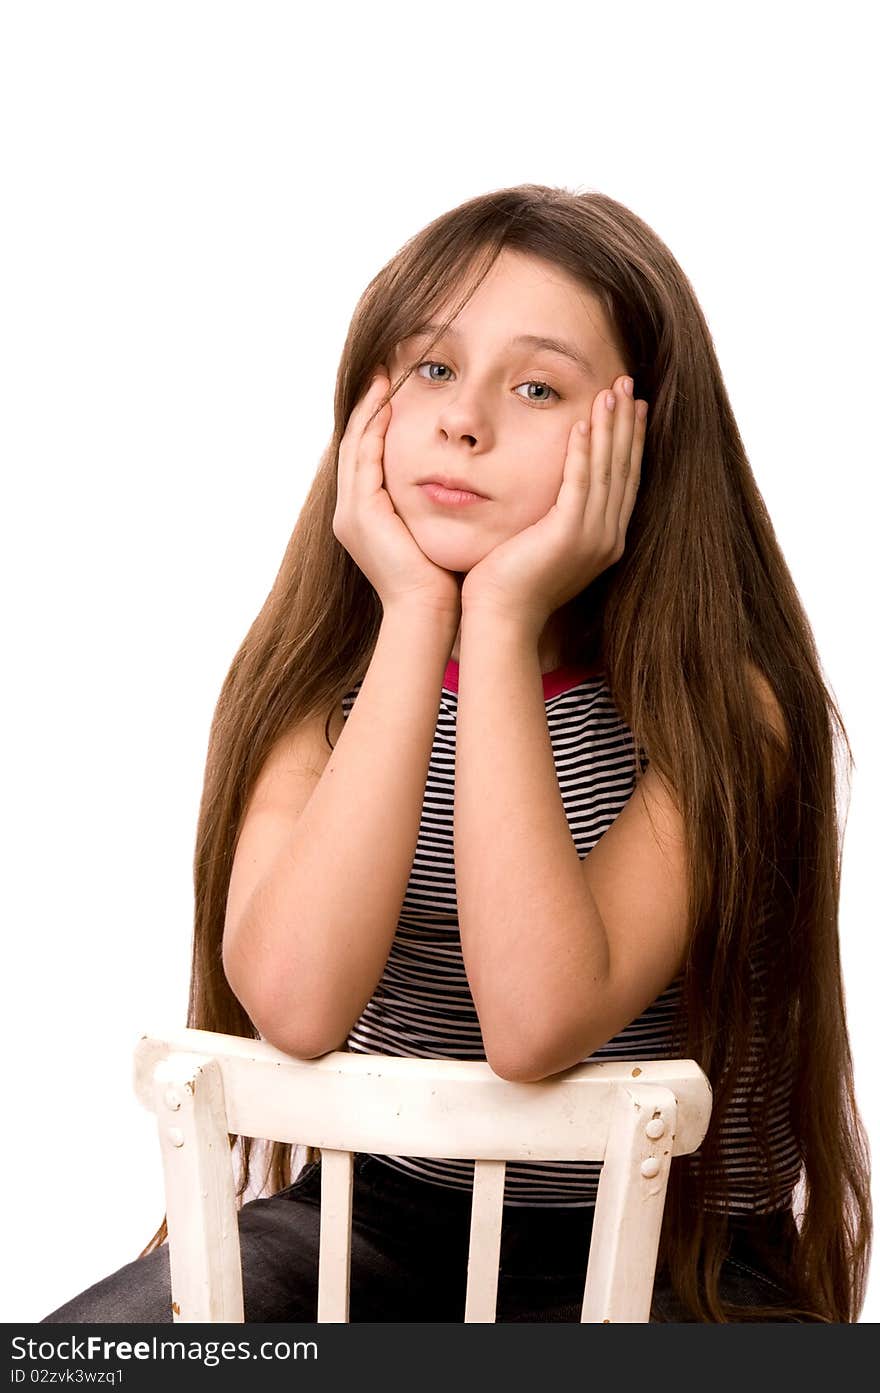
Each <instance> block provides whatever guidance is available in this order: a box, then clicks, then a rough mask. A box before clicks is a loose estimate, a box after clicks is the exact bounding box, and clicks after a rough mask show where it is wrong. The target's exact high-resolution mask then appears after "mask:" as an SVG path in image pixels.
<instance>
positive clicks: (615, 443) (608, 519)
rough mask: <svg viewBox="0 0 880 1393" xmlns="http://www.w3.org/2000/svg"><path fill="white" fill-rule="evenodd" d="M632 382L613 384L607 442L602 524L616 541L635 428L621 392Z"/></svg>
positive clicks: (627, 400)
mask: <svg viewBox="0 0 880 1393" xmlns="http://www.w3.org/2000/svg"><path fill="white" fill-rule="evenodd" d="M625 382H629V383H632V378H628V377H626V376H625V375H622V376H620V377H618V379H617V381H616V382H615V383H614V387H613V391H614V400H615V408H614V426H613V431H612V439H611V479H610V482H609V486H608V498H607V501H606V505H605V523H606V526H607V528H608V532H609V535H610V536H612V537H613V538H615V539H616V538H617V537H618V534H619V529H620V515H621V512H622V510H623V502H624V498H625V496H626V493H627V490H628V487H629V480H630V474H631V471H632V445H633V427H634V425H635V414H636V413H635V402H634V401H633V399H632V397H631V396H630V395H629V393H628V392H626V391H625V390H624V385H623V384H624V383H625Z"/></svg>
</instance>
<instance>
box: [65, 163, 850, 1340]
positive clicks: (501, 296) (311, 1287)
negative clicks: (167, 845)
mask: <svg viewBox="0 0 880 1393" xmlns="http://www.w3.org/2000/svg"><path fill="white" fill-rule="evenodd" d="M335 414H336V429H335V432H334V435H333V439H332V441H331V443H330V445H329V447H328V449H327V451H326V453H325V455H324V457H323V459H322V461H321V464H320V467H319V470H318V474H317V477H316V479H315V482H314V484H313V486H312V489H311V492H310V493H309V496H308V498H307V500H306V503H305V505H304V507H303V509H302V512H301V514H300V517H299V519H298V521H297V524H296V527H295V528H294V531H293V535H292V537H291V539H290V543H289V545H288V548H287V552H286V554H285V557H284V560H283V563H282V566H281V569H280V572H279V574H278V577H277V580H276V582H275V585H274V586H273V589H272V591H271V593H270V595H269V597H268V599H267V601H266V603H265V605H264V607H263V609H262V611H261V613H260V614H259V616H258V617H257V619H256V620H255V622H254V624H253V625H252V627H251V629H250V631H249V633H248V634H247V636H246V638H245V640H244V642H243V644H242V646H241V648H240V650H239V652H238V653H237V655H236V657H235V659H234V661H233V663H232V667H231V669H230V672H229V674H228V677H227V679H226V682H225V684H224V687H223V690H222V692H221V695H220V699H219V702H218V706H217V710H216V714H215V718H214V722H213V725H212V730H211V738H210V746H209V752H208V759H207V768H206V776H205V785H204V794H203V799H202V805H201V810H200V815H199V824H198V836H197V847H196V856H195V889H196V922H195V937H194V953H193V972H192V983H191V995H190V1009H189V1015H188V1023H189V1024H190V1025H192V1026H197V1027H203V1028H206V1029H208V1030H215V1031H222V1032H227V1033H231V1034H239V1035H245V1036H256V1035H262V1036H263V1037H264V1038H266V1039H268V1040H269V1041H271V1042H272V1043H273V1044H275V1045H277V1046H278V1047H279V1048H281V1049H283V1050H285V1051H287V1052H289V1053H291V1054H294V1055H297V1056H300V1057H304V1058H313V1057H315V1056H318V1055H321V1054H323V1053H325V1052H326V1051H328V1050H332V1049H349V1050H354V1051H359V1052H364V1053H389V1054H407V1055H417V1056H422V1057H426V1056H428V1057H430V1056H445V1057H449V1058H461V1059H486V1060H487V1061H488V1062H489V1064H490V1065H491V1067H492V1068H493V1069H494V1070H495V1072H496V1073H498V1074H500V1075H501V1076H502V1077H503V1078H507V1079H511V1080H519V1081H526V1082H528V1081H533V1080H538V1079H542V1078H546V1077H548V1076H550V1075H552V1074H555V1073H557V1072H558V1071H560V1070H564V1069H567V1068H569V1067H570V1066H571V1065H574V1064H577V1063H578V1062H580V1061H582V1060H585V1059H587V1058H614V1057H617V1058H644V1059H650V1058H663V1057H688V1058H693V1059H696V1060H697V1061H698V1063H699V1064H700V1065H701V1066H702V1068H703V1069H704V1070H705V1072H706V1073H707V1075H708V1077H709V1079H710V1081H711V1084H712V1087H713V1092H714V1107H713V1112H712V1118H711V1123H710V1127H709V1131H708V1133H707V1136H706V1138H705V1140H704V1142H703V1144H702V1146H701V1147H700V1149H699V1151H698V1152H697V1153H695V1154H694V1155H693V1156H687V1157H680V1158H678V1160H677V1161H676V1162H675V1164H674V1165H673V1167H672V1172H671V1176H670V1181H669V1191H668V1199H667V1205H666V1211H665V1216H664V1224H663V1232H662V1237H661V1245H660V1253H659V1258H658V1268H657V1279H656V1283H655V1292H654V1303H653V1308H652V1319H655V1320H682V1321H711V1322H728V1321H741V1320H749V1321H755V1320H782V1321H828V1322H841V1321H844V1322H848V1321H855V1320H856V1319H857V1317H858V1314H859V1311H860V1310H861V1307H862V1303H863V1299H864V1289H865V1282H866V1270H867V1261H868V1253H869V1247H870V1226H871V1209H870V1200H869V1175H868V1159H867V1143H866V1139H865V1135H864V1131H863V1128H862V1124H861V1120H860V1118H859V1114H858V1111H857V1107H856V1102H855V1098H854V1093H853V1075H852V1064H851V1058H850V1051H849V1042H848V1036H847V1029H846V1021H845V1013H844V1004H843V990H842V982H841V971H840V959H839V944H838V929H837V914H838V899H839V857H840V841H839V830H838V825H837V806H836V795H835V778H834V773H835V771H834V754H835V742H834V728H835V726H836V727H837V728H838V729H839V730H840V731H841V732H842V734H843V737H844V739H846V733H845V731H844V730H843V725H842V721H841V718H840V714H839V712H838V710H837V707H836V705H835V703H834V701H833V699H832V697H831V695H830V694H829V691H828V689H827V687H826V685H825V683H824V681H823V678H822V676H821V670H820V664H819V660H818V657H817V654H816V650H815V646H814V642H813V637H812V634H811V630H810V626H809V623H808V620H807V618H806V615H805V613H804V610H803V607H802V605H801V602H800V600H799V597H798V594H797V592H796V590H795V587H794V584H793V582H792V579H791V576H790V574H789V571H788V569H787V566H786V563H785V561H784V559H783V557H782V554H781V552H780V549H779V546H778V543H777V541H776V538H775V536H774V532H773V529H772V526H771V524H770V521H769V519H768V517H767V513H766V511H765V508H764V504H763V501H762V499H761V496H760V494H759V492H758V489H757V487H756V484H755V480H754V478H753V475H752V473H751V470H750V467H749V464H748V461H747V459H746V455H745V451H744V448H743V444H742V440H741V438H740V435H739V431H738V429H737V426H736V422H735V420H734V417H733V412H732V410H731V406H730V402H729V400H728V397H727V393H726V390H725V387H724V383H723V380H722V376H721V371H720V368H719V365H718V362H717V359H716V356H715V352H714V349H713V345H712V340H711V337H710V334H709V331H708V328H707V326H706V322H705V319H704V317H703V315H702V312H701V310H700V308H699V305H698V304H697V301H696V299H695V297H694V293H693V290H692V288H691V286H690V284H689V282H688V280H687V278H686V277H685V275H684V273H683V271H682V270H681V268H680V266H679V265H678V263H677V262H676V261H675V259H674V257H673V256H672V255H671V253H670V252H669V250H668V249H667V248H666V247H665V245H664V244H663V243H662V242H661V241H660V239H659V238H658V237H657V236H656V235H655V234H654V232H653V231H652V230H651V229H650V228H649V227H648V226H647V225H646V224H645V223H644V222H642V221H641V220H640V219H639V218H638V217H636V216H635V215H634V214H633V213H632V212H630V211H629V210H628V209H626V208H625V207H623V206H622V205H621V204H619V203H617V202H615V201H614V200H613V199H611V198H608V197H605V196H603V195H601V194H598V193H580V194H573V193H570V192H568V191H565V190H559V189H551V188H545V187H542V186H535V185H525V186H522V187H518V188H513V189H504V190H501V191H496V192H492V193H490V194H487V195H485V196H482V197H479V198H474V199H471V200H469V201H468V202H466V203H464V204H462V205H461V206H460V207H458V208H455V209H453V210H452V211H451V212H449V213H446V214H445V215H443V216H441V217H439V218H438V219H436V220H435V221H434V222H433V223H431V224H430V225H429V226H428V227H426V228H425V229H424V231H422V232H421V233H420V234H418V235H417V236H416V237H414V238H413V239H412V240H411V241H409V242H408V243H407V244H406V245H405V246H404V247H403V248H402V250H401V251H400V252H399V253H398V254H397V255H396V256H395V257H393V258H392V260H391V261H390V262H389V263H388V265H387V266H386V267H384V269H383V270H382V271H381V272H380V273H379V274H378V275H377V276H376V277H375V279H374V280H373V281H372V282H371V284H370V285H369V286H368V288H367V290H366V292H365V294H364V295H363V297H362V299H361V301H360V303H359V304H358V306H357V309H356V312H355V315H354V318H353V321H352V324H351V327H350V330H349V334H348V338H347V341H346V344H345V348H344V351H343V356H342V362H341V366H340V371H339V376H338V381H337V390H336V398H335ZM847 748H849V745H848V741H847ZM233 1140H234V1141H236V1143H237V1145H238V1146H239V1148H240V1158H241V1171H240V1180H239V1195H240V1196H243V1195H244V1192H245V1190H246V1188H247V1186H248V1184H249V1181H250V1166H251V1149H252V1142H251V1140H250V1139H247V1138H237V1139H233ZM290 1152H291V1148H290V1146H284V1145H280V1144H274V1145H273V1146H272V1147H271V1148H270V1150H269V1156H268V1166H267V1188H268V1190H269V1198H264V1199H256V1200H252V1201H251V1202H250V1203H247V1204H243V1206H242V1208H241V1210H240V1220H239V1222H240V1230H241V1246H242V1266H243V1275H244V1296H245V1315H246V1319H247V1320H248V1321H282V1320H306V1321H311V1320H314V1319H315V1309H316V1267H317V1234H318V1211H319V1206H320V1159H319V1157H318V1156H315V1155H314V1154H312V1153H309V1154H308V1157H307V1164H306V1166H305V1169H304V1170H303V1171H302V1172H301V1173H300V1174H299V1176H298V1177H297V1179H296V1180H295V1181H294V1182H293V1183H292V1184H291V1168H290ZM598 1170H599V1168H598V1166H596V1165H586V1164H580V1163H568V1164H561V1163H560V1164H541V1165H526V1164H511V1165H510V1166H508V1171H507V1182H506V1186H507V1188H506V1192H505V1201H506V1202H505V1209H504V1228H503V1231H502V1259H501V1277H500V1284H499V1312H498V1318H499V1320H502V1321H504V1320H511V1321H512V1320H532V1321H547V1320H568V1321H576V1320H578V1319H579V1315H580V1298H581V1293H582V1288H583V1280H584V1273H585V1271H586V1253H587V1247H588V1243H589V1232H590V1222H591V1215H592V1206H593V1204H594V1201H595V1194H596V1183H597V1177H598ZM355 1173H356V1180H355V1195H354V1232H353V1240H352V1289H351V1319H352V1320H353V1321H354V1320H389V1321H396V1320H425V1319H430V1320H445V1321H455V1320H461V1319H462V1315H463V1310H464V1285H465V1280H466V1251H467V1239H468V1225H469V1217H470V1215H469V1206H470V1179H471V1175H472V1166H471V1165H469V1164H467V1163H465V1162H461V1161H455V1160H443V1159H433V1160H429V1159H424V1158H414V1157H403V1156H376V1155H359V1156H358V1158H357V1163H356V1172H355ZM799 1182H800V1184H801V1186H802V1195H803V1211H802V1213H798V1215H797V1217H796V1216H795V1212H794V1207H793V1201H794V1192H795V1188H796V1187H797V1186H798V1184H799ZM166 1236H167V1234H166V1229H165V1225H164V1223H163V1225H162V1226H161V1227H160V1229H159V1230H158V1232H157V1233H156V1234H155V1235H154V1237H153V1239H151V1241H150V1243H149V1244H148V1245H147V1247H146V1248H145V1250H144V1252H143V1253H142V1254H141V1255H140V1257H139V1258H138V1259H136V1260H135V1261H134V1262H132V1263H129V1264H128V1265H127V1266H126V1267H124V1268H122V1269H120V1271H119V1272H117V1273H114V1274H113V1275H112V1276H110V1277H108V1278H106V1279H104V1281H102V1282H99V1283H97V1284H96V1285H95V1286H94V1287H92V1288H90V1289H89V1290H88V1291H87V1292H84V1293H82V1294H81V1295H80V1296H78V1297H76V1298H74V1299H73V1300H72V1301H71V1302H69V1303H67V1305H65V1306H63V1307H61V1308H60V1309H59V1310H58V1311H55V1312H53V1313H52V1315H50V1316H48V1317H46V1319H47V1320H49V1321H71V1320H74V1321H113V1320H127V1321H144V1320H146V1321H170V1320H171V1313H170V1283H169V1277H168V1249H167V1244H166V1243H164V1242H163V1240H164V1239H165V1237H166Z"/></svg>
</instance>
